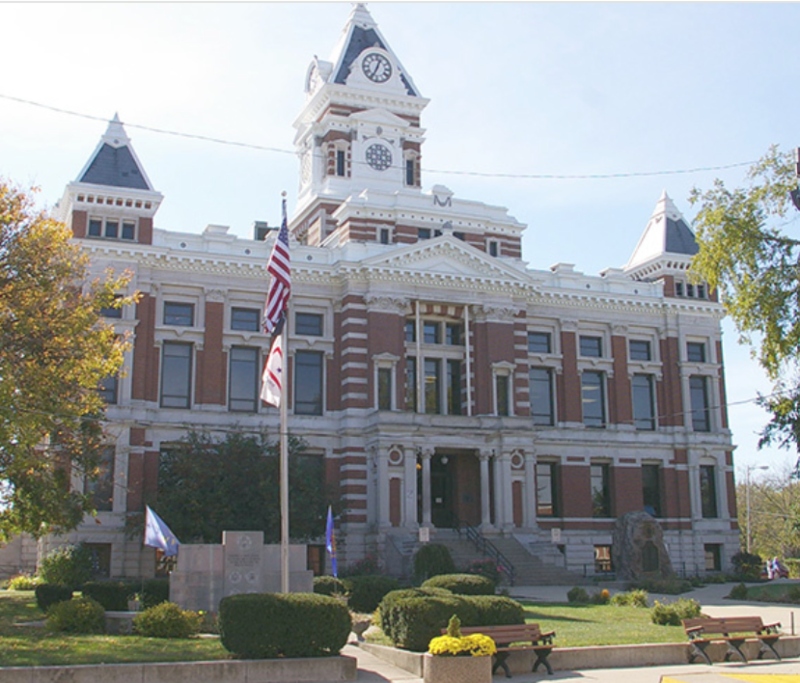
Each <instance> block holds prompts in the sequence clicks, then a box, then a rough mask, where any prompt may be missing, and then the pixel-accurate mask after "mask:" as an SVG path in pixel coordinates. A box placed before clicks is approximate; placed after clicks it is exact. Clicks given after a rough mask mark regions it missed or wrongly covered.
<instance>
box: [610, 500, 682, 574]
mask: <svg viewBox="0 0 800 683" xmlns="http://www.w3.org/2000/svg"><path fill="white" fill-rule="evenodd" d="M611 559H612V561H613V563H614V568H615V570H616V572H617V579H618V580H621V581H630V580H636V579H644V578H657V579H666V578H669V577H671V576H673V575H674V572H673V570H672V562H671V561H670V559H669V554H668V553H667V548H666V546H665V545H664V532H663V531H662V529H661V525H660V524H659V523H658V520H656V519H655V518H654V517H652V516H651V515H649V514H647V513H646V512H629V513H627V514H626V515H623V516H622V517H620V518H619V519H617V522H616V525H615V526H614V537H613V545H612V546H611Z"/></svg>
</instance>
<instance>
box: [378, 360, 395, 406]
mask: <svg viewBox="0 0 800 683" xmlns="http://www.w3.org/2000/svg"><path fill="white" fill-rule="evenodd" d="M391 409H392V369H391V368H378V410H391Z"/></svg>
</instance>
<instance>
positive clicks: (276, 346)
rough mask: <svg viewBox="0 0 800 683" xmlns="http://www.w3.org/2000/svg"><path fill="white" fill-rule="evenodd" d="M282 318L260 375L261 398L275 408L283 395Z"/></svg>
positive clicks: (278, 406) (279, 405)
mask: <svg viewBox="0 0 800 683" xmlns="http://www.w3.org/2000/svg"><path fill="white" fill-rule="evenodd" d="M282 329H283V320H281V322H280V323H278V327H276V328H275V333H274V334H273V337H272V346H271V347H270V349H269V356H267V362H266V364H265V365H264V373H263V374H262V375H261V400H262V401H264V402H265V403H269V404H270V405H272V406H275V407H276V408H280V407H281V396H282V395H283V393H282V392H283V335H282V334H281V331H282Z"/></svg>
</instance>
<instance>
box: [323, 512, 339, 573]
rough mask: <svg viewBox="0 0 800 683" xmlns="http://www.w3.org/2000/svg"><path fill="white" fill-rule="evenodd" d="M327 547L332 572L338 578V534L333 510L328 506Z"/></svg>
mask: <svg viewBox="0 0 800 683" xmlns="http://www.w3.org/2000/svg"><path fill="white" fill-rule="evenodd" d="M325 547H326V548H327V550H328V554H329V555H330V556H331V574H333V575H334V576H335V577H336V578H338V577H339V572H338V571H337V568H336V535H335V534H334V530H333V510H331V506H330V505H329V506H328V522H327V524H326V525H325Z"/></svg>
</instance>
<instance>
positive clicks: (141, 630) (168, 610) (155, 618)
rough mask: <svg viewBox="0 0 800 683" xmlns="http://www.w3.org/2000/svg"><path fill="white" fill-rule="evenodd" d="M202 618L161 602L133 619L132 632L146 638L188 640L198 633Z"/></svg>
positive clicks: (172, 603)
mask: <svg viewBox="0 0 800 683" xmlns="http://www.w3.org/2000/svg"><path fill="white" fill-rule="evenodd" d="M202 623H203V616H202V615H201V614H199V613H197V612H192V611H191V610H184V609H181V608H180V607H179V606H178V605H176V604H175V603H174V602H162V603H159V604H158V605H156V606H155V607H150V608H148V609H146V610H144V612H141V613H139V614H137V615H136V616H135V617H134V618H133V632H134V633H136V634H138V635H140V636H145V637H147V638H188V637H189V636H193V635H195V634H196V633H198V632H199V631H200V625H201V624H202Z"/></svg>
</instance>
